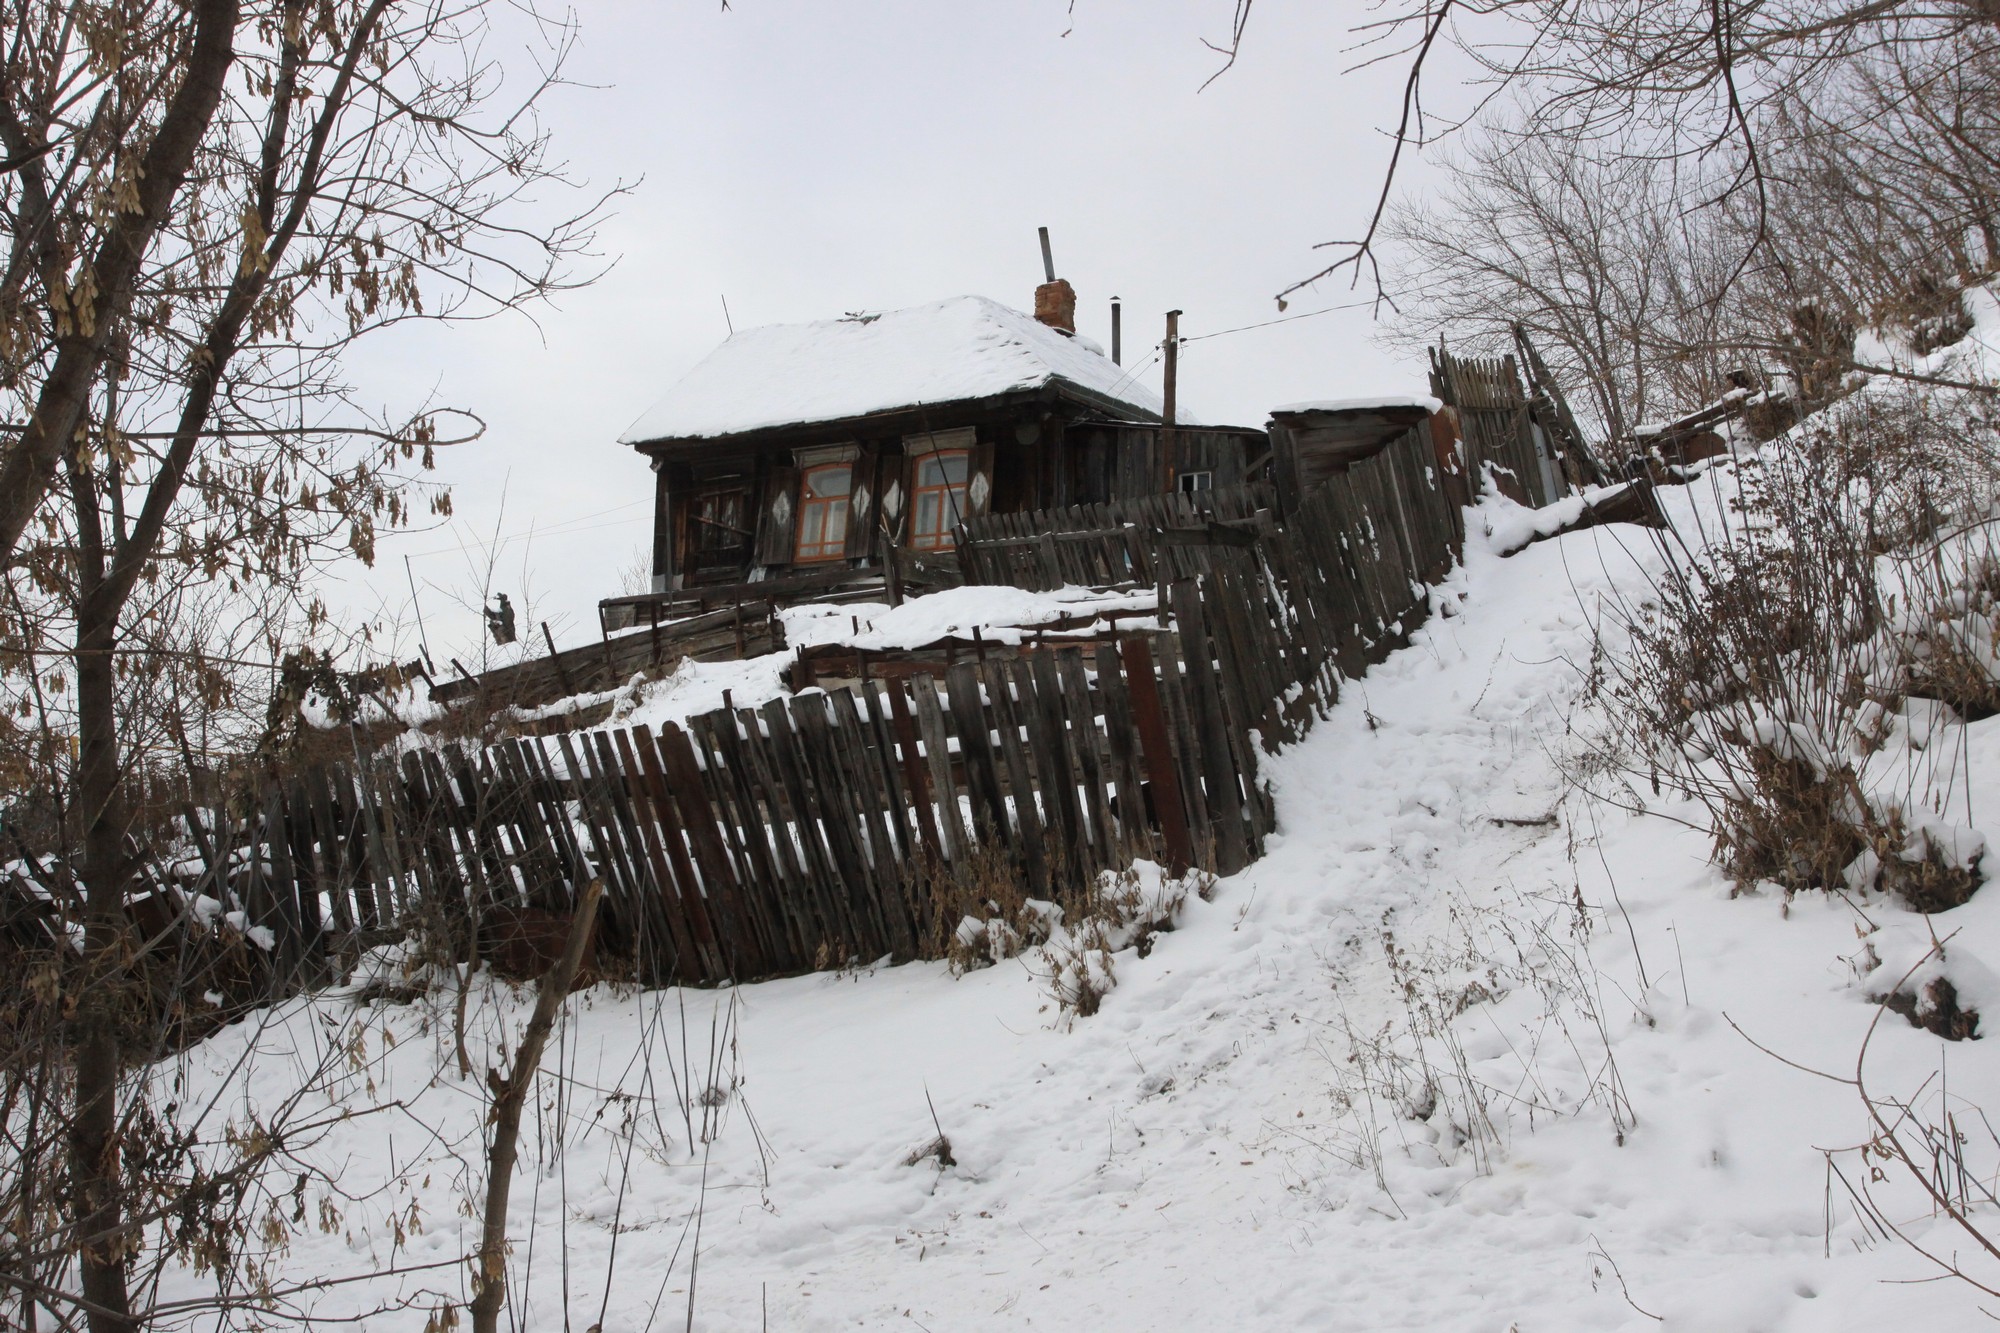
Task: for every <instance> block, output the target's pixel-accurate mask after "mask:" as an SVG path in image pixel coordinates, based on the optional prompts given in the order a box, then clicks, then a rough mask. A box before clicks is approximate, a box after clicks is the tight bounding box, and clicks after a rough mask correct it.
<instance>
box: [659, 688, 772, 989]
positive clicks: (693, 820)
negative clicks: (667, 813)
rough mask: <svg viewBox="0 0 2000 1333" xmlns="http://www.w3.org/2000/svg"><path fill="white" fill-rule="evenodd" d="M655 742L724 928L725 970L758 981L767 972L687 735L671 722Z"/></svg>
mask: <svg viewBox="0 0 2000 1333" xmlns="http://www.w3.org/2000/svg"><path fill="white" fill-rule="evenodd" d="M658 740H659V746H660V757H661V759H662V761H663V762H664V764H665V768H666V773H667V779H668V782H669V783H670V790H671V791H672V793H673V797H674V800H675V802H676V803H677V804H678V805H679V806H680V811H681V822H682V824H683V825H684V826H685V827H686V828H687V830H688V835H689V841H690V842H691V843H692V844H693V846H694V851H695V862H696V864H698V865H699V866H700V867H701V878H702V889H703V891H704V892H705V893H706V894H707V895H708V904H709V907H710V909H711V911H712V912H714V911H715V909H717V908H719V909H720V911H719V913H716V914H717V915H719V916H720V918H721V920H720V922H719V923H718V924H719V925H720V926H721V927H722V929H721V930H720V931H719V932H718V934H720V935H721V937H722V940H723V942H724V945H725V948H724V962H725V963H727V964H728V965H729V968H730V971H731V975H732V976H735V977H739V978H740V977H745V976H756V975H758V974H759V973H761V972H763V971H764V970H765V967H766V962H765V959H764V957H763V955H762V953H761V952H760V951H759V950H758V949H757V942H756V937H755V934H754V932H752V931H751V930H749V929H747V926H748V923H747V922H746V921H745V920H744V911H743V906H742V904H741V902H740V901H739V900H738V894H737V886H736V883H735V880H734V879H733V878H732V876H731V874H730V867H729V854H728V852H727V851H726V850H725V849H724V848H723V845H722V837H721V835H720V834H719V833H718V832H717V831H716V827H715V825H716V815H715V810H714V809H713V807H711V806H710V805H709V801H708V792H707V791H706V789H705V788H704V787H703V786H702V781H701V770H700V768H699V767H698V766H697V765H696V763H695V757H694V747H693V745H692V744H690V743H689V741H688V737H687V733H686V732H685V731H682V730H681V729H680V727H678V726H677V725H675V724H674V723H672V722H668V723H664V724H663V725H662V726H661V727H660V732H659V736H658Z"/></svg>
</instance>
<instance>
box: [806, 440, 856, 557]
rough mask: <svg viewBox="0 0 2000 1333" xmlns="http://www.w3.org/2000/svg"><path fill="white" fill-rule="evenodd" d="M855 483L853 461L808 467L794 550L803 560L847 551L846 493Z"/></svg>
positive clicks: (839, 554)
mask: <svg viewBox="0 0 2000 1333" xmlns="http://www.w3.org/2000/svg"><path fill="white" fill-rule="evenodd" d="M853 486H854V467H853V465H852V464H851V463H822V464H820V465H819V466H818V467H810V468H807V469H806V472H805V476H804V478H803V479H801V481H800V483H799V536H798V546H797V549H796V550H795V551H794V552H793V558H794V559H796V560H797V561H798V562H799V563H800V564H807V563H809V562H811V561H814V560H838V559H840V558H841V557H842V556H844V555H846V554H847V497H848V493H849V492H850V491H851V490H852V488H853Z"/></svg>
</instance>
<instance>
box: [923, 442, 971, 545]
mask: <svg viewBox="0 0 2000 1333" xmlns="http://www.w3.org/2000/svg"><path fill="white" fill-rule="evenodd" d="M971 460H972V455H971V454H970V453H969V452H968V451H966V450H964V449H943V450H939V451H937V452H936V453H928V454H919V455H918V456H917V467H916V484H915V485H914V486H912V487H911V488H910V546H911V548H912V549H914V550H918V551H938V550H942V549H944V548H945V547H946V546H948V545H950V543H951V530H952V529H953V528H955V527H957V526H958V524H959V522H960V521H961V520H962V519H964V517H965V481H966V476H967V474H968V473H969V472H970V471H971Z"/></svg>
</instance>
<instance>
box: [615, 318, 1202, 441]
mask: <svg viewBox="0 0 2000 1333" xmlns="http://www.w3.org/2000/svg"><path fill="white" fill-rule="evenodd" d="M1052 380H1061V381H1063V382H1064V383H1067V384H1070V385H1072V386H1074V387H1076V388H1079V389H1082V390H1084V391H1085V392H1087V393H1091V394H1095V395H1096V396H1098V397H1100V398H1104V399H1106V400H1108V401H1109V402H1110V403H1111V404H1113V405H1115V406H1117V407H1119V408H1122V409H1129V410H1130V411H1131V413H1132V414H1133V415H1138V416H1155V417H1157V416H1158V415H1159V414H1160V412H1161V410H1162V404H1161V403H1160V401H1159V399H1158V397H1157V396H1156V395H1155V394H1154V393H1153V392H1152V390H1151V389H1150V388H1148V387H1147V386H1145V385H1143V384H1140V383H1138V382H1137V370H1136V369H1134V370H1131V371H1127V370H1126V369H1125V368H1124V367H1121V366H1119V365H1117V364H1116V363H1114V362H1112V361H1111V360H1110V359H1109V358H1107V357H1105V356H1104V355H1103V354H1102V352H1101V351H1099V350H1098V349H1097V348H1096V345H1095V344H1092V343H1090V342H1088V341H1087V340H1084V339H1079V338H1072V337H1069V336H1067V335H1065V334H1062V333H1059V332H1057V331H1056V330H1054V329H1052V328H1049V327H1048V326H1047V325H1045V324H1042V323H1039V322H1037V321H1036V319H1035V318H1034V316H1032V315H1029V314H1025V313H1023V312H1022V311H1019V310H1015V309H1012V308H1011V307H1009V306H1005V305H1002V304H1000V302H998V301H995V300H993V299H992V298H990V297H985V296H953V297H947V298H945V299H943V300H941V301H932V302H929V303H927V304H924V305H918V306H910V307H907V308H905V309H902V310H887V311H879V312H867V313H857V314H850V315H844V316H842V317H840V318H838V319H825V320H817V321H814V322H811V323H806V324H767V325H763V326H761V327H759V328H754V329H744V330H741V331H739V332H737V333H734V334H732V335H731V336H730V337H728V338H727V339H725V340H724V341H723V342H722V344H721V345H720V346H718V347H717V348H716V349H715V350H714V351H712V352H710V353H709V354H708V356H707V357H705V358H704V359H703V360H702V361H701V362H700V363H699V364H697V365H696V366H695V367H694V369H692V370H690V371H689V372H688V373H687V374H686V375H684V376H683V377H682V378H681V379H680V381H679V382H678V383H676V384H675V385H674V386H673V388H671V389H669V390H668V391H667V393H666V394H665V395H664V396H663V397H662V398H661V399H660V400H659V401H658V402H656V403H655V404H654V405H653V406H652V407H651V408H649V409H648V410H647V411H646V412H645V413H644V414H643V415H642V416H640V417H639V419H638V420H636V421H634V422H633V423H632V426H631V428H630V429H628V430H627V431H626V432H625V433H624V434H623V435H622V436H620V437H619V443H620V444H639V443H643V442H645V441H648V440H663V439H704V438H712V437H717V436H726V435H741V434H744V433H747V432H749V431H756V430H768V429H771V428H774V427H780V426H793V425H804V424H808V423H812V422H820V421H840V420H843V419H846V418H849V417H861V416H869V415H872V414H874V413H877V412H889V411H895V410H898V409H904V408H915V407H922V406H924V405H925V404H941V403H950V402H959V401H962V400H965V399H970V398H989V397H992V396H994V395H996V394H1002V393H1009V392H1014V391H1018V390H1025V389H1036V388H1040V387H1041V386H1043V385H1045V384H1047V383H1049V382H1050V381H1052ZM1189 424H1192V423H1189Z"/></svg>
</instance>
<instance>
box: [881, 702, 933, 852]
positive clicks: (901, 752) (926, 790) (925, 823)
mask: <svg viewBox="0 0 2000 1333" xmlns="http://www.w3.org/2000/svg"><path fill="white" fill-rule="evenodd" d="M909 688H910V686H909V682H908V681H891V682H890V683H889V686H888V689H887V693H888V696H889V717H890V723H891V727H892V729H893V730H894V732H895V736H896V750H897V754H898V757H899V758H900V759H901V761H902V766H903V785H904V789H905V791H906V792H907V793H908V796H909V802H910V806H911V809H912V810H913V811H915V813H916V817H917V834H918V836H919V837H920V838H921V839H922V840H923V846H924V849H925V851H926V852H927V853H928V854H929V855H930V856H932V857H933V858H936V859H938V860H942V859H943V857H944V849H943V848H942V847H941V846H940V845H939V842H938V821H937V811H936V810H935V809H934V808H933V805H932V801H933V796H932V792H931V783H930V774H929V773H928V772H927V771H926V769H925V765H924V759H923V755H922V753H921V752H920V751H919V749H918V746H917V724H916V719H915V717H914V716H913V715H912V714H911V711H910V697H909Z"/></svg>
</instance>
